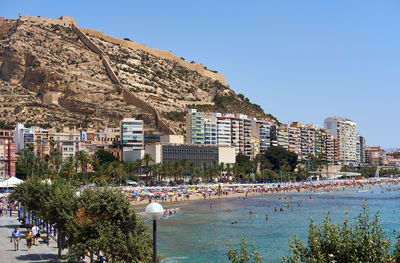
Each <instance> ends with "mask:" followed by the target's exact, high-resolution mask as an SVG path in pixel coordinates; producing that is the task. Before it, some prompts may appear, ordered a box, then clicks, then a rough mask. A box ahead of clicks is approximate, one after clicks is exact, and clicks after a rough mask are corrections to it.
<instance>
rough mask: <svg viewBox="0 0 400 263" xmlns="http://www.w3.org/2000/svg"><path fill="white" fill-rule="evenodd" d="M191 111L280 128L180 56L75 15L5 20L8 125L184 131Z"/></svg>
mask: <svg viewBox="0 0 400 263" xmlns="http://www.w3.org/2000/svg"><path fill="white" fill-rule="evenodd" d="M188 108H197V109H199V110H202V111H206V112H210V111H218V112H237V113H244V114H247V115H249V116H251V117H256V118H257V119H262V120H266V121H271V122H275V119H274V118H273V117H272V116H271V115H267V114H265V113H264V112H263V110H262V109H261V108H260V107H259V106H258V105H255V104H252V103H250V102H249V100H248V99H246V98H244V96H238V95H237V94H235V92H234V91H232V90H231V89H230V88H229V86H228V85H226V84H225V78H224V76H223V75H221V74H218V73H216V72H213V71H209V70H207V69H206V68H205V67H204V66H203V65H201V64H194V63H189V62H186V61H184V60H183V59H181V58H178V57H176V56H174V55H173V54H172V52H166V51H160V50H155V49H151V48H148V47H146V46H144V45H140V44H137V43H133V42H131V41H128V40H120V39H115V38H112V37H108V36H105V35H103V34H102V33H101V32H98V31H93V30H84V29H82V30H81V29H79V28H78V27H77V23H76V22H75V21H73V19H72V18H69V17H61V18H59V19H45V18H38V17H24V16H20V18H19V19H15V20H9V19H3V18H0V119H1V120H6V122H7V123H8V124H15V123H17V122H25V123H29V124H34V125H40V126H45V127H61V126H78V127H94V128H102V127H105V126H108V127H110V126H115V125H118V123H119V120H120V119H122V118H123V117H136V118H141V119H144V120H145V123H146V125H147V126H148V127H153V128H157V129H160V130H162V131H164V132H166V133H177V134H181V133H183V132H184V128H185V125H184V121H185V119H184V118H185V112H186V110H187V109H188Z"/></svg>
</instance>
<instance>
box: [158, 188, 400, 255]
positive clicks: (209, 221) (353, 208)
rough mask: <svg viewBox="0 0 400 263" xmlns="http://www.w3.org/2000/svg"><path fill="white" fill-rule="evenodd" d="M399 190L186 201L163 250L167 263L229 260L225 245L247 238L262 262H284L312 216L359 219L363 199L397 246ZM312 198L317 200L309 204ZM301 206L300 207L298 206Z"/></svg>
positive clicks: (162, 235)
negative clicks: (346, 216)
mask: <svg viewBox="0 0 400 263" xmlns="http://www.w3.org/2000/svg"><path fill="white" fill-rule="evenodd" d="M389 189H391V190H392V191H388V190H389ZM382 190H383V193H382ZM399 190H400V188H399V186H398V185H388V186H382V188H381V187H380V186H374V187H370V186H368V187H364V189H363V190H361V189H355V188H348V189H345V190H344V191H343V190H342V189H340V190H339V191H336V190H335V191H331V192H322V191H317V192H311V193H310V192H301V193H287V194H268V195H263V196H251V195H249V198H247V199H246V200H239V198H235V199H229V201H228V200H226V199H223V200H211V201H209V200H207V201H196V202H191V203H186V204H185V203H184V204H180V205H179V206H180V213H179V214H178V215H176V216H174V217H170V218H168V219H166V220H162V221H161V222H160V223H159V227H158V249H159V252H160V253H161V254H162V255H163V256H164V257H165V260H164V261H163V262H164V263H172V262H228V261H227V258H226V255H225V254H224V253H225V247H226V246H227V245H229V244H235V245H236V244H239V243H240V240H241V238H242V237H245V238H246V239H247V241H248V243H250V244H253V243H254V244H256V248H257V250H258V251H259V252H260V255H261V256H262V258H263V262H280V261H281V258H282V256H283V255H288V252H289V244H288V237H289V238H291V239H293V237H294V234H297V235H298V236H299V238H300V239H301V240H303V241H304V240H306V239H307V235H308V226H309V223H310V217H313V218H314V219H315V221H316V223H320V222H321V221H322V218H323V217H324V216H325V215H326V214H327V213H328V211H330V213H331V214H330V217H331V218H332V221H333V222H334V223H340V222H343V219H344V213H345V211H347V212H348V214H349V218H354V217H355V216H357V215H358V214H359V212H360V210H361V207H362V201H363V200H364V199H367V202H366V203H367V205H368V206H369V209H370V211H371V212H373V213H375V212H377V211H379V214H380V219H381V223H382V225H383V227H384V229H385V231H386V235H387V236H388V237H390V238H391V239H392V244H393V243H394V242H393V240H394V239H396V235H395V234H393V230H394V229H396V230H397V229H399V228H400V191H399ZM285 195H286V199H285V198H284V196H285ZM310 195H311V197H312V198H311V199H310V200H307V199H309V196H310ZM278 197H281V199H280V200H279V199H278ZM290 197H291V198H292V199H290ZM210 203H211V204H212V209H210ZM287 203H290V204H291V207H290V208H289V209H287V210H286V211H284V212H279V210H278V212H274V208H275V207H280V206H281V205H283V204H287ZM298 203H300V204H301V205H300V206H298ZM228 209H230V210H231V213H228ZM249 210H253V211H254V213H253V214H254V215H255V218H254V219H250V218H249ZM266 215H268V216H269V220H268V221H266V220H265V216H266ZM232 221H238V224H235V225H232V224H231V222H232Z"/></svg>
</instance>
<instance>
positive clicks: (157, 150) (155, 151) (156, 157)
mask: <svg viewBox="0 0 400 263" xmlns="http://www.w3.org/2000/svg"><path fill="white" fill-rule="evenodd" d="M161 149H162V145H160V144H156V143H153V144H149V145H146V146H145V151H146V153H148V154H149V155H150V156H151V159H153V161H151V162H150V165H153V164H155V163H161V161H162V151H161Z"/></svg>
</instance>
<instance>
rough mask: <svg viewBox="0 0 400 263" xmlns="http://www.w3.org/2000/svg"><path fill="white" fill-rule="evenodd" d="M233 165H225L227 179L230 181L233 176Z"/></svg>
mask: <svg viewBox="0 0 400 263" xmlns="http://www.w3.org/2000/svg"><path fill="white" fill-rule="evenodd" d="M232 170H233V169H232V164H230V163H227V164H225V172H226V177H227V178H228V179H229V178H230V177H231V175H232Z"/></svg>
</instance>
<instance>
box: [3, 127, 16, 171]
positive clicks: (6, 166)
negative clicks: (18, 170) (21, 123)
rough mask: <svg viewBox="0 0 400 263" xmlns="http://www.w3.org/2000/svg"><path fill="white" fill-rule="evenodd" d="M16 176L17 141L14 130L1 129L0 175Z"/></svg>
mask: <svg viewBox="0 0 400 263" xmlns="http://www.w3.org/2000/svg"><path fill="white" fill-rule="evenodd" d="M11 176H15V143H14V142H13V131H12V130H0V177H11Z"/></svg>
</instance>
